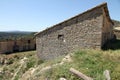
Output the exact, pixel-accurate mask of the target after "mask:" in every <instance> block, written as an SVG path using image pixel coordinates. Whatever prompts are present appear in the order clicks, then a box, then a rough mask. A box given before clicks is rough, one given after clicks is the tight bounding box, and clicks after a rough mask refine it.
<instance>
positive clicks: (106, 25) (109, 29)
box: [101, 7, 114, 48]
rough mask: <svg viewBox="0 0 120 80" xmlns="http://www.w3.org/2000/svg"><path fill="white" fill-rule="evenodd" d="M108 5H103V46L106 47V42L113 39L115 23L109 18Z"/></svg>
mask: <svg viewBox="0 0 120 80" xmlns="http://www.w3.org/2000/svg"><path fill="white" fill-rule="evenodd" d="M106 8H107V7H103V27H102V46H101V47H103V48H104V46H105V44H106V43H107V42H108V41H109V40H111V39H113V36H114V35H113V23H112V22H111V21H110V19H109V14H107V13H108V10H107V9H106Z"/></svg>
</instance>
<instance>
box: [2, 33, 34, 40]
mask: <svg viewBox="0 0 120 80" xmlns="http://www.w3.org/2000/svg"><path fill="white" fill-rule="evenodd" d="M35 33H36V32H19V31H18V32H17V31H15V32H0V41H4V40H19V39H21V38H33V36H34V34H35Z"/></svg>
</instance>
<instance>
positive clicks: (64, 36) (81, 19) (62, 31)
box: [36, 8, 103, 60]
mask: <svg viewBox="0 0 120 80" xmlns="http://www.w3.org/2000/svg"><path fill="white" fill-rule="evenodd" d="M102 26H103V16H102V9H101V8H98V9H94V10H92V11H88V12H87V13H83V14H81V15H78V16H76V17H73V18H71V19H69V20H67V21H65V22H62V23H60V24H57V25H55V26H53V27H52V28H49V29H47V30H45V31H44V32H41V33H40V34H39V35H37V37H36V42H37V43H36V44H37V53H38V56H39V58H40V59H45V60H46V59H53V58H56V57H58V56H60V55H64V54H66V53H70V52H72V51H74V50H79V49H83V48H88V49H90V48H92V49H93V48H95V49H96V48H97V49H100V48H101V34H102V33H101V32H102V31H101V28H102Z"/></svg>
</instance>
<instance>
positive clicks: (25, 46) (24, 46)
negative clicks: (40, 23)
mask: <svg viewBox="0 0 120 80" xmlns="http://www.w3.org/2000/svg"><path fill="white" fill-rule="evenodd" d="M35 45H36V41H35V40H33V39H22V40H15V41H4V42H0V54H2V53H13V52H20V51H29V50H35V49H36V46H35Z"/></svg>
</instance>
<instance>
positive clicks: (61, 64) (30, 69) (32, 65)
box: [0, 50, 120, 80]
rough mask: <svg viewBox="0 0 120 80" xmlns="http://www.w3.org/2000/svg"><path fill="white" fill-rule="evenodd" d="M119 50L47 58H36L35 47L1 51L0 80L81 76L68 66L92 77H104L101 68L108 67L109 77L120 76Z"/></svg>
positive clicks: (73, 78) (119, 79) (118, 79)
mask: <svg viewBox="0 0 120 80" xmlns="http://www.w3.org/2000/svg"><path fill="white" fill-rule="evenodd" d="M119 53H120V50H114V51H113V50H108V51H101V50H81V51H77V52H74V53H71V54H69V55H67V56H66V57H65V56H62V57H59V58H57V59H55V60H51V61H50V60H49V61H42V60H39V59H38V58H37V56H36V51H30V52H22V53H16V54H11V55H2V56H0V59H1V62H2V61H3V62H2V63H1V64H0V80H59V79H60V78H66V80H82V79H79V78H78V77H77V76H75V75H73V74H72V73H70V72H69V69H70V68H71V67H73V68H75V69H77V70H79V71H80V72H82V73H84V74H86V75H87V76H89V77H92V78H93V79H94V80H105V77H104V76H103V72H104V71H105V70H109V71H110V75H111V80H120V77H119V76H120V54H119ZM64 57H65V58H64Z"/></svg>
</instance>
